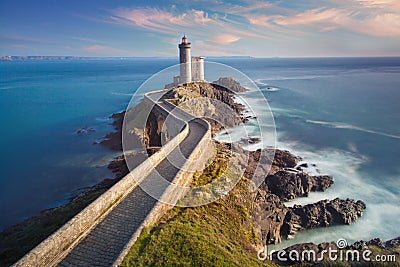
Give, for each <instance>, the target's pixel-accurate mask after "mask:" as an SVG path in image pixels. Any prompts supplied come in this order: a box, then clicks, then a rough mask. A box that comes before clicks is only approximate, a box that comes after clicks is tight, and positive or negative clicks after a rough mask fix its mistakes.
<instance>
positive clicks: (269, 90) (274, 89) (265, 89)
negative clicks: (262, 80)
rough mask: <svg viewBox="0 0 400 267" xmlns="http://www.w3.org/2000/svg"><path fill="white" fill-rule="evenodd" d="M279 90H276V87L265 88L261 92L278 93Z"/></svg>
mask: <svg viewBox="0 0 400 267" xmlns="http://www.w3.org/2000/svg"><path fill="white" fill-rule="evenodd" d="M280 90H281V89H279V88H277V87H266V88H262V89H261V91H267V92H276V91H280Z"/></svg>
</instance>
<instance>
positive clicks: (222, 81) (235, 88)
mask: <svg viewBox="0 0 400 267" xmlns="http://www.w3.org/2000/svg"><path fill="white" fill-rule="evenodd" d="M212 83H213V84H217V85H220V86H222V87H225V88H226V89H229V90H230V91H232V92H236V93H241V92H246V91H248V90H247V89H246V88H244V87H243V86H241V85H240V83H238V82H237V81H235V80H234V79H233V78H232V77H221V78H219V79H218V80H216V81H213V82H212Z"/></svg>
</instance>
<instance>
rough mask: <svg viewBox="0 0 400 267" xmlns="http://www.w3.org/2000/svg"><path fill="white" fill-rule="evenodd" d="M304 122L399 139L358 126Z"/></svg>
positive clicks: (393, 135)
mask: <svg viewBox="0 0 400 267" xmlns="http://www.w3.org/2000/svg"><path fill="white" fill-rule="evenodd" d="M306 122H308V123H313V124H319V125H324V126H328V127H331V128H336V129H349V130H356V131H360V132H365V133H371V134H378V135H382V136H386V137H390V138H395V139H400V136H399V135H395V134H389V133H385V132H380V131H375V130H370V129H366V128H363V127H359V126H354V125H351V124H347V123H343V122H329V121H316V120H306Z"/></svg>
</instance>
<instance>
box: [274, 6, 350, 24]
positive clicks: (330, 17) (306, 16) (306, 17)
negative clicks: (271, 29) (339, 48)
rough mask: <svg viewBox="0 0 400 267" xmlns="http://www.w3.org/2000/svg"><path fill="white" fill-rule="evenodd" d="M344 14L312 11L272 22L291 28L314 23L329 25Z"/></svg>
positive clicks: (277, 17) (278, 18)
mask: <svg viewBox="0 0 400 267" xmlns="http://www.w3.org/2000/svg"><path fill="white" fill-rule="evenodd" d="M346 15H348V14H346V13H344V12H343V11H341V10H338V9H335V8H332V9H325V10H324V9H321V8H317V9H312V10H308V11H305V12H303V13H299V14H296V15H294V16H288V17H285V16H276V17H275V18H274V22H275V23H276V24H278V25H283V26H291V25H296V26H298V25H310V24H316V23H321V22H323V23H327V22H328V23H329V22H333V23H334V22H335V21H338V20H340V19H343V17H345V16H346Z"/></svg>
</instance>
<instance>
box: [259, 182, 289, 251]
mask: <svg viewBox="0 0 400 267" xmlns="http://www.w3.org/2000/svg"><path fill="white" fill-rule="evenodd" d="M287 211H288V208H287V207H286V206H285V205H284V204H283V202H282V200H281V199H280V198H279V197H278V196H277V195H274V194H268V193H267V192H266V191H264V190H258V191H257V194H256V197H255V199H254V209H253V214H252V218H253V222H254V225H255V231H256V233H257V234H258V236H259V237H260V239H261V241H262V243H263V244H277V243H280V242H281V240H282V238H281V227H282V225H283V223H284V219H285V217H286V213H287Z"/></svg>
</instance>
